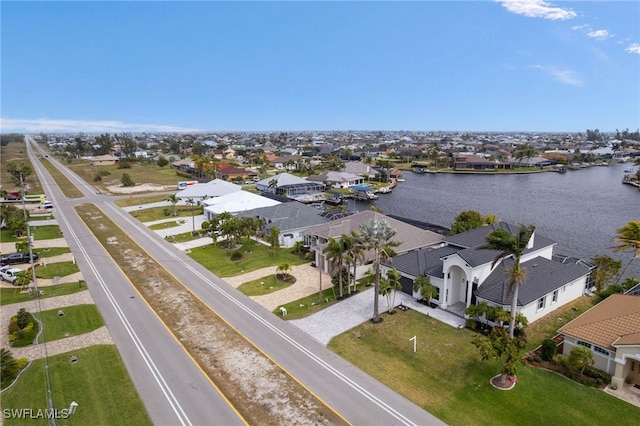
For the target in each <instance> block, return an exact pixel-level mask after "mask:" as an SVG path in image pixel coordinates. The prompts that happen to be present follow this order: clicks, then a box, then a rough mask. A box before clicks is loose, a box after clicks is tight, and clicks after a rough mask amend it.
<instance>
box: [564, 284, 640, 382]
mask: <svg viewBox="0 0 640 426" xmlns="http://www.w3.org/2000/svg"><path fill="white" fill-rule="evenodd" d="M559 333H560V334H561V335H562V336H563V338H564V342H563V344H562V353H563V354H565V355H568V354H570V353H571V350H572V349H573V348H575V347H576V346H584V347H587V348H589V349H591V352H592V353H593V359H594V361H595V363H594V367H596V368H598V369H600V370H602V371H606V372H607V373H609V374H611V375H612V378H611V384H612V385H615V386H616V387H618V388H622V386H623V384H624V382H625V380H629V381H630V382H631V383H633V384H636V386H637V385H640V297H638V296H634V295H628V294H614V295H612V296H609V297H608V298H606V299H605V300H603V301H602V302H600V303H598V304H597V305H596V306H594V307H593V308H591V309H589V310H588V311H587V312H585V313H583V314H582V315H580V316H579V317H577V318H576V319H574V320H573V321H571V322H569V323H568V324H566V325H565V326H563V327H562V328H561V329H560V330H559Z"/></svg>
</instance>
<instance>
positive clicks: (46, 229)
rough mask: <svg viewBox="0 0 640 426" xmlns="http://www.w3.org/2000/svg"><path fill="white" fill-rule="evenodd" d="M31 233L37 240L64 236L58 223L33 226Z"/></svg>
mask: <svg viewBox="0 0 640 426" xmlns="http://www.w3.org/2000/svg"><path fill="white" fill-rule="evenodd" d="M31 235H33V239H34V240H35V241H39V240H53V239H55V238H62V232H61V231H60V227H59V226H58V225H44V226H32V227H31Z"/></svg>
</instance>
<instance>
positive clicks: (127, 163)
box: [118, 159, 131, 169]
mask: <svg viewBox="0 0 640 426" xmlns="http://www.w3.org/2000/svg"><path fill="white" fill-rule="evenodd" d="M118 168H119V169H130V168H131V162H130V161H129V160H128V159H122V160H119V161H118Z"/></svg>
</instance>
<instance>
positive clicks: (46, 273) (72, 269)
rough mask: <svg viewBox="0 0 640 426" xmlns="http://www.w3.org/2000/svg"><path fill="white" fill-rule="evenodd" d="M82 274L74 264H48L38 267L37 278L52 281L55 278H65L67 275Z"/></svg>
mask: <svg viewBox="0 0 640 426" xmlns="http://www.w3.org/2000/svg"><path fill="white" fill-rule="evenodd" d="M76 272H80V269H79V268H78V265H77V264H76V263H74V262H56V263H47V264H46V266H42V265H38V266H36V277H38V278H44V279H51V278H53V277H65V276H67V275H71V274H75V273H76Z"/></svg>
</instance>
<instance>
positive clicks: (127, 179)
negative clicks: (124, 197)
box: [120, 173, 136, 187]
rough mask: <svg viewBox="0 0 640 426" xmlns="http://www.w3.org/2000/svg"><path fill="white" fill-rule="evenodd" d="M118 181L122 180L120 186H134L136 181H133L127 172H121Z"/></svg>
mask: <svg viewBox="0 0 640 426" xmlns="http://www.w3.org/2000/svg"><path fill="white" fill-rule="evenodd" d="M120 181H121V182H122V186H124V187H129V186H135V185H136V183H135V182H134V181H133V179H132V178H131V176H130V175H129V173H123V174H122V179H120Z"/></svg>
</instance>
